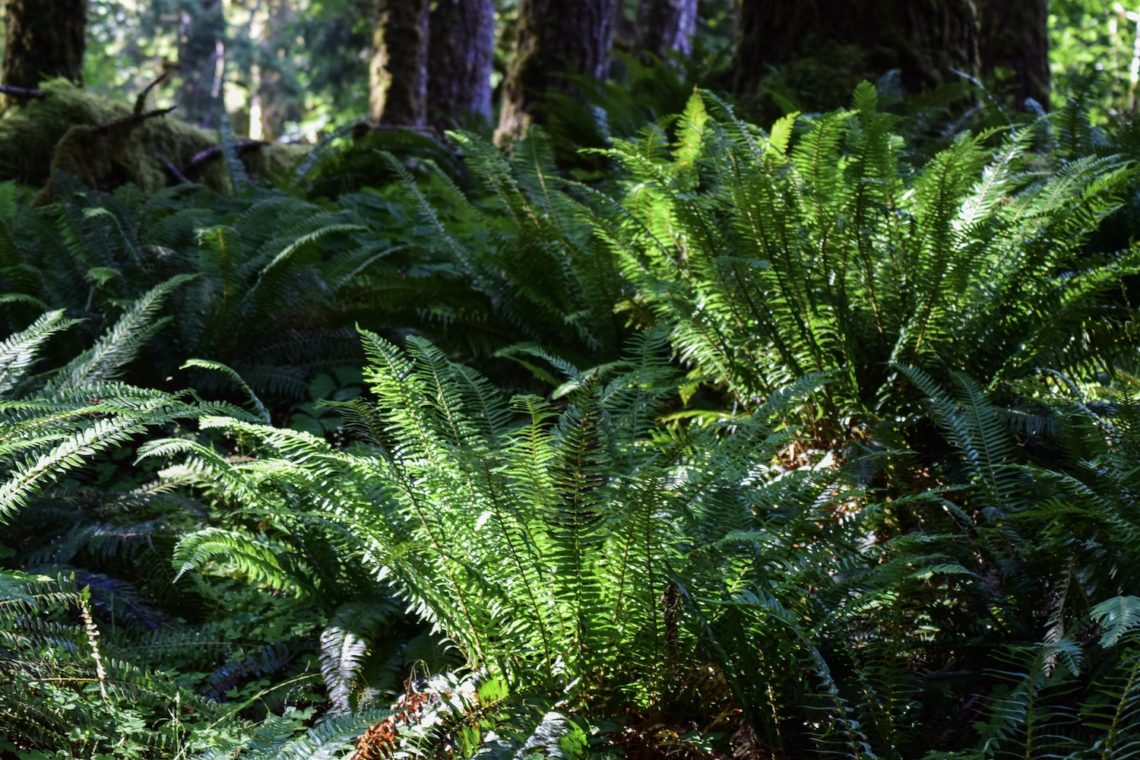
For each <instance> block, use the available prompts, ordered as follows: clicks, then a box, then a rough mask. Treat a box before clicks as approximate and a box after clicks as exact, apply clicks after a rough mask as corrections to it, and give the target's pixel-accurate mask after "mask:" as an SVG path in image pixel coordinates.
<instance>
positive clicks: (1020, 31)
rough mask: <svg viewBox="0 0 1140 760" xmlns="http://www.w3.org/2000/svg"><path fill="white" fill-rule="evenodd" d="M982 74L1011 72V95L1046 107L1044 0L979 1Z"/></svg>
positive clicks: (1046, 7)
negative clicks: (1031, 99)
mask: <svg viewBox="0 0 1140 760" xmlns="http://www.w3.org/2000/svg"><path fill="white" fill-rule="evenodd" d="M978 13H979V16H980V21H981V23H980V27H981V41H980V48H981V65H982V74H983V75H984V76H987V77H990V76H994V75H995V74H999V73H1001V70H1003V69H1004V70H1005V73H1008V74H1010V75H1012V76H1011V77H1010V80H1009V83H1010V84H1011V85H1012V88H1011V89H1012V91H1011V92H1010V94H1011V95H1013V97H1014V98H1015V99H1016V101H1017V103H1018V105H1021V104H1023V103H1024V102H1025V100H1026V99H1027V98H1033V99H1034V100H1036V101H1037V102H1038V103H1039V104H1040V105H1041V107H1042V108H1048V107H1049V4H1048V1H1047V0H979V2H978Z"/></svg>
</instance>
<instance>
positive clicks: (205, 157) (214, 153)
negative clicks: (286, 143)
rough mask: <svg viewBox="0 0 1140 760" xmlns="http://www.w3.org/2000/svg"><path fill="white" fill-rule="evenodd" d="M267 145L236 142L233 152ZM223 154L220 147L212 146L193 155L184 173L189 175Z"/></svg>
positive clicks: (255, 142) (257, 142) (254, 141)
mask: <svg viewBox="0 0 1140 760" xmlns="http://www.w3.org/2000/svg"><path fill="white" fill-rule="evenodd" d="M266 145H269V143H267V142H266V141H265V140H237V141H236V142H235V143H234V151H235V152H237V153H246V152H248V151H251V150H256V149H258V148H262V147H264V146H266ZM224 152H225V149H224V148H223V147H222V146H221V145H214V146H211V147H209V148H206V149H205V150H200V151H198V152H197V153H195V154H194V155H193V157H192V158H191V159H190V163H188V164H187V165H186V173H187V174H191V173H193V172H194V171H196V170H197V169H198V167H200V166H201V165H202V164H205V163H209V162H210V161H213V160H214V159H215V158H220V157H221V156H222V154H223V153H224Z"/></svg>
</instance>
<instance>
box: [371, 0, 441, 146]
mask: <svg viewBox="0 0 1140 760" xmlns="http://www.w3.org/2000/svg"><path fill="white" fill-rule="evenodd" d="M428 6H429V3H428V0H379V17H378V18H377V20H376V26H375V31H374V34H373V40H372V42H373V44H372V62H371V65H370V66H369V88H370V89H369V98H368V102H369V114H370V116H371V118H372V121H374V122H376V123H378V124H388V125H392V126H401V127H421V126H423V125H424V123H425V122H426V121H427V59H428Z"/></svg>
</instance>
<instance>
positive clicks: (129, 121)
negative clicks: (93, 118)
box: [91, 106, 176, 135]
mask: <svg viewBox="0 0 1140 760" xmlns="http://www.w3.org/2000/svg"><path fill="white" fill-rule="evenodd" d="M175 108H176V106H170V107H169V108H157V109H155V110H153V111H147V112H146V113H133V114H131V115H130V116H124V117H123V118H121V119H115V120H114V121H109V122H107V123H106V124H97V125H96V126H94V127H91V133H92V134H95V135H101V134H104V133H106V132H110V131H111V130H112V129H118V128H119V127H128V128H132V129H133V128H134V127H136V126H138V125H139V124H142V123H143V122H144V121H146V120H147V119H153V118H155V117H158V116H166V114H168V113H170V112H171V111H173V110H174V109H175Z"/></svg>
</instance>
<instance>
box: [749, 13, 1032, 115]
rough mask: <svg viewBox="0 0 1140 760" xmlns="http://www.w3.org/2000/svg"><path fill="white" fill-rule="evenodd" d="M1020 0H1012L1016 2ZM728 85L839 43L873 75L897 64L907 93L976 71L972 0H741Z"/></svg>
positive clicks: (754, 79)
mask: <svg viewBox="0 0 1140 760" xmlns="http://www.w3.org/2000/svg"><path fill="white" fill-rule="evenodd" d="M1019 1H1020V0H1011V2H1014V3H1016V2H1019ZM738 3H739V11H740V16H739V18H740V25H739V32H738V37H737V49H736V58H735V61H734V66H733V87H734V89H735V90H736V91H737V92H738V93H740V94H743V95H749V94H752V93H754V92H755V90H756V86H757V84H758V83H759V81H760V79H761V78H762V77H763V76H764V75H765V74H766V73H768V71H769V67H771V66H779V65H781V64H786V63H788V62H790V61H794V60H796V59H799V58H805V57H816V58H817V59H819V60H821V61H828V60H829V59H831V58H832V57H833V55H834V54H835V53H836V52H837V48H838V47H840V46H846V50H848V51H855V52H856V53H857V54H858V58H859V61H858V67H859V68H861V69H863V70H861V71H849V72H848V73H849V74H850V75H851V76H853V77H871V78H875V77H877V76H879V75H881V74H883V73H885V72H886V71H888V70H890V69H899V70H900V72H901V74H902V81H903V87H904V88H905V89H906V90H908V91H910V92H917V91H919V90H922V89H925V88H928V87H931V86H934V85H937V84H942V83H945V82H949V81H953V79H954V78H955V77H956V74H955V73H954V72H955V71H961V72H964V73H966V74H969V75H971V76H977V75H978V74H979V73H980V65H979V53H978V14H977V9H976V7H975V5H974V2H973V0H944V1H943V0H738Z"/></svg>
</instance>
